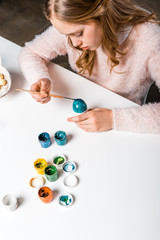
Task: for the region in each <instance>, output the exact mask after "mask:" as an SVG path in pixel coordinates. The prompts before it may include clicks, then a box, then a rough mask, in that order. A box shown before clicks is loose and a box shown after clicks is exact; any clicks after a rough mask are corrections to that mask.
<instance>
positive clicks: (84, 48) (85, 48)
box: [81, 47, 89, 50]
mask: <svg viewBox="0 0 160 240" xmlns="http://www.w3.org/2000/svg"><path fill="white" fill-rule="evenodd" d="M81 48H82V49H83V50H87V49H89V47H81Z"/></svg>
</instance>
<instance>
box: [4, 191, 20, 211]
mask: <svg viewBox="0 0 160 240" xmlns="http://www.w3.org/2000/svg"><path fill="white" fill-rule="evenodd" d="M2 203H3V205H4V206H5V208H7V209H8V210H10V211H14V210H16V208H17V207H18V201H17V198H16V197H15V196H13V195H12V194H7V195H5V196H4V197H3V199H2Z"/></svg>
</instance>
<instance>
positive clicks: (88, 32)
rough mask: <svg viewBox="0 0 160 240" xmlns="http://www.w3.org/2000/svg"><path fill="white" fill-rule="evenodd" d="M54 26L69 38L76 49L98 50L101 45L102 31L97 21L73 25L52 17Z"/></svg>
mask: <svg viewBox="0 0 160 240" xmlns="http://www.w3.org/2000/svg"><path fill="white" fill-rule="evenodd" d="M50 21H51V23H52V25H53V26H54V27H55V28H56V29H57V30H58V31H59V32H60V33H62V34H64V35H66V36H69V37H70V39H71V41H72V44H73V46H74V47H80V48H81V49H83V50H87V49H89V50H96V49H97V48H98V47H99V46H100V45H101V39H102V29H101V27H100V25H99V24H98V23H97V22H96V21H92V22H89V23H87V24H73V23H68V22H64V21H61V20H58V19H57V18H55V17H52V19H51V20H50Z"/></svg>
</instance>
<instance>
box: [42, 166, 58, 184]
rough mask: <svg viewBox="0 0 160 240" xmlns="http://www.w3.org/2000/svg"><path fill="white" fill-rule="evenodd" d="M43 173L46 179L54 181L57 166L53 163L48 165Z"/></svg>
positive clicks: (56, 174)
mask: <svg viewBox="0 0 160 240" xmlns="http://www.w3.org/2000/svg"><path fill="white" fill-rule="evenodd" d="M44 174H45V176H46V178H47V180H48V181H50V182H54V181H56V180H57V178H58V171H57V168H56V167H55V166H53V165H48V166H47V167H46V168H45V170H44Z"/></svg>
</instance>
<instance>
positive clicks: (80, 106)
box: [72, 98, 87, 113]
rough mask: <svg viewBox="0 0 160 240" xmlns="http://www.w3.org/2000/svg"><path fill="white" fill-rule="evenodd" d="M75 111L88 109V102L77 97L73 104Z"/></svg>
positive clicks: (79, 111)
mask: <svg viewBox="0 0 160 240" xmlns="http://www.w3.org/2000/svg"><path fill="white" fill-rule="evenodd" d="M72 108H73V111H74V112H76V113H82V112H84V111H86V110H87V104H86V103H85V101H84V100H82V99H80V98H77V99H75V100H74V101H73V105H72Z"/></svg>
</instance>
